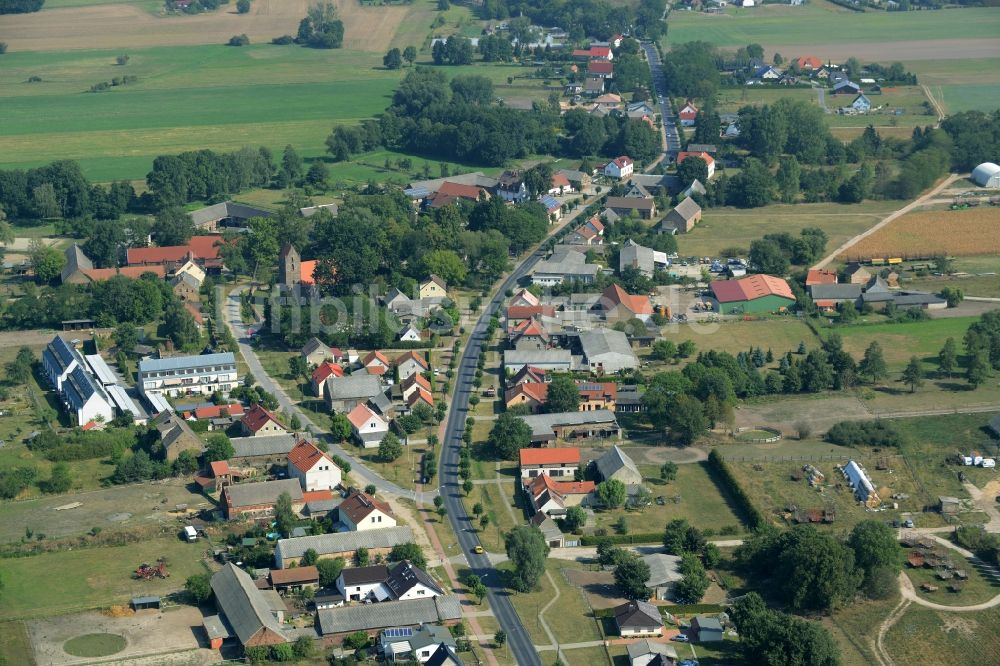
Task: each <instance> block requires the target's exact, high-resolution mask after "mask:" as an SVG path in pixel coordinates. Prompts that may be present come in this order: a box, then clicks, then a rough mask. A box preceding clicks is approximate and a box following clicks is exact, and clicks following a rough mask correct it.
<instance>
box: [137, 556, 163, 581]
mask: <svg viewBox="0 0 1000 666" xmlns="http://www.w3.org/2000/svg"><path fill="white" fill-rule="evenodd" d="M169 577H170V572H169V571H167V561H166V560H165V559H163V558H162V557H161V558H160V559H158V560H157V561H156V564H155V565H153V564H146V563H145V562H143V563H142V564H140V565H139V568H138V569H136V570H135V571H134V572H132V578H134V579H135V580H153V579H154V578H169Z"/></svg>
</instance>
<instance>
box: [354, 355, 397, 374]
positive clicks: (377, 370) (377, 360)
mask: <svg viewBox="0 0 1000 666" xmlns="http://www.w3.org/2000/svg"><path fill="white" fill-rule="evenodd" d="M361 367H363V368H364V369H365V371H366V372H368V374H369V375H378V376H381V375H384V374H385V373H386V372H388V371H389V369H390V368H391V367H392V362H391V361H389V357H388V356H386V355H385V354H383V353H382V352H380V351H373V352H368V353H367V354H365V356H364V358H362V359H361Z"/></svg>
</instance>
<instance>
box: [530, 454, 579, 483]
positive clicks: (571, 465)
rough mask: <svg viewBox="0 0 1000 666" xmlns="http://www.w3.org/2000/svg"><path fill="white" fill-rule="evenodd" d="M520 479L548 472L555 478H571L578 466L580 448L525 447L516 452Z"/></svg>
mask: <svg viewBox="0 0 1000 666" xmlns="http://www.w3.org/2000/svg"><path fill="white" fill-rule="evenodd" d="M518 458H519V462H520V467H521V478H522V479H533V478H535V477H536V476H538V475H540V474H548V475H549V476H550V477H552V478H555V479H561V478H570V479H572V478H573V477H574V476H575V474H576V472H577V470H578V469H579V467H580V449H577V448H562V449H560V448H552V449H549V448H539V449H535V448H527V449H521V450H520V451H519V452H518Z"/></svg>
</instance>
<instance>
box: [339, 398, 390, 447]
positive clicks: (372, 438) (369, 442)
mask: <svg viewBox="0 0 1000 666" xmlns="http://www.w3.org/2000/svg"><path fill="white" fill-rule="evenodd" d="M347 420H348V421H350V422H351V427H352V428H353V429H354V437H355V438H356V439H357V440H358V443H359V444H360V445H361V447H362V448H365V449H375V448H378V445H379V444H381V443H382V440H383V439H385V436H386V435H387V434H388V433H389V422H388V421H386V420H385V418H383V417H382V415H381V414H378V413H377V412H374V411H372V409H371V408H370V407H369V406H368V405H366V404H364V403H360V404H358V405H357V406H356V407H355V408H354V409H352V410H351V411H350V412H349V413H348V414H347Z"/></svg>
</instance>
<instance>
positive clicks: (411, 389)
mask: <svg viewBox="0 0 1000 666" xmlns="http://www.w3.org/2000/svg"><path fill="white" fill-rule="evenodd" d="M399 388H400V394H401V396H402V398H403V400H404V401H405V400H409V399H410V396H412V395H414V394H415V393H418V392H420V391H426V392H427V393H430V392H431V390H432V389H431V382H430V380H429V379H427V378H426V377H424V376H423V375H422V374H420V373H416V374H412V375H410V376H409V377H407V378H406V379H404V380H403V381H402V382H400V384H399Z"/></svg>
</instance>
